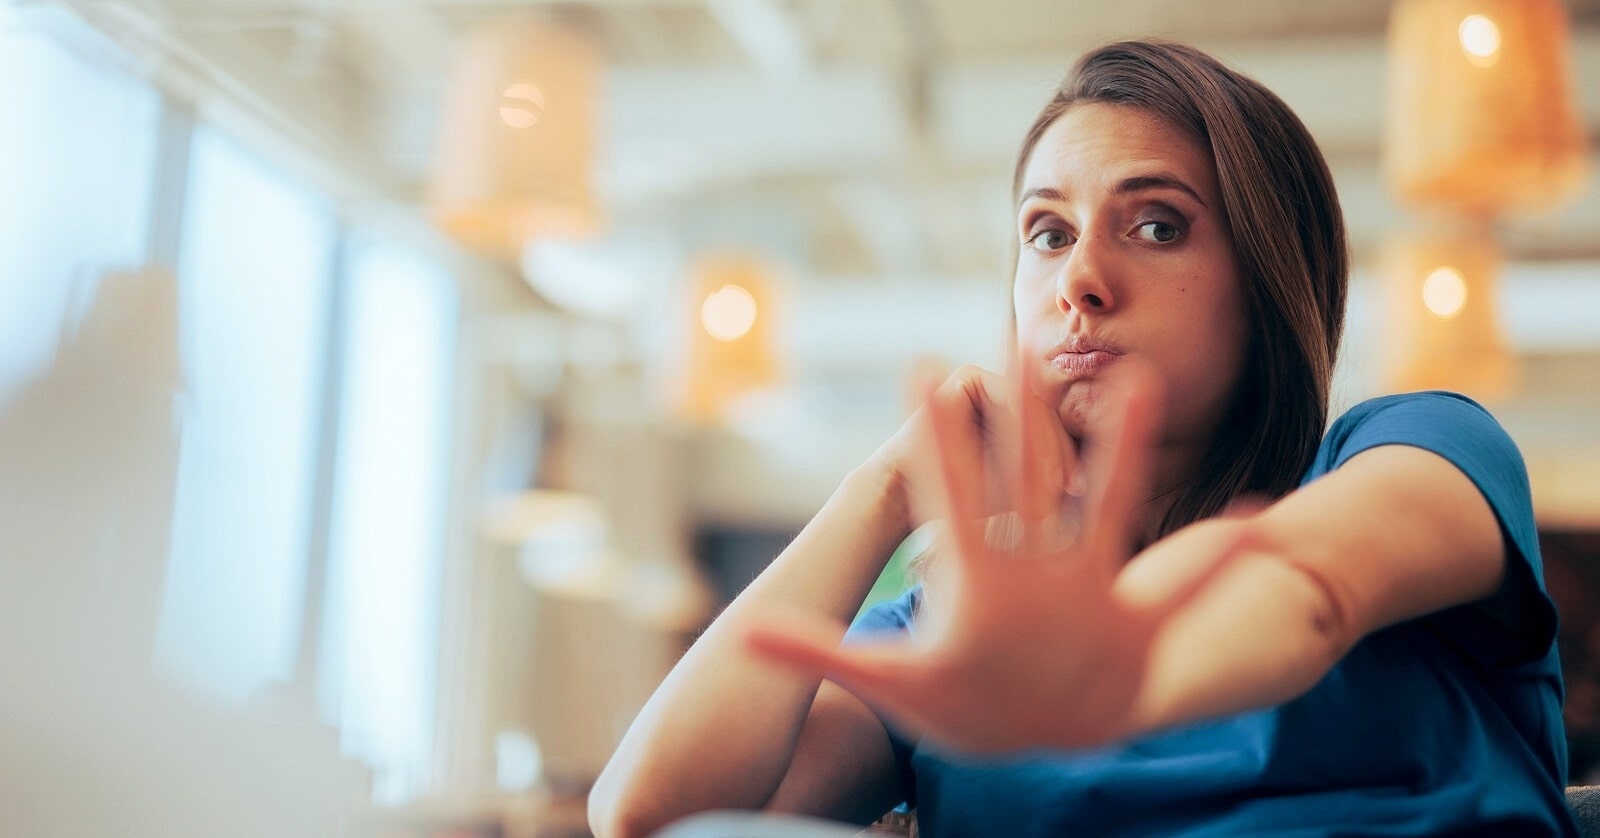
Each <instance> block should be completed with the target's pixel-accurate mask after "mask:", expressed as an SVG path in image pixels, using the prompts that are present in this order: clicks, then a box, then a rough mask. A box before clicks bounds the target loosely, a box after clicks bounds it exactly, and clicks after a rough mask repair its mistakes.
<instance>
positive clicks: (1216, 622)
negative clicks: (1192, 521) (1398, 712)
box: [1118, 520, 1354, 736]
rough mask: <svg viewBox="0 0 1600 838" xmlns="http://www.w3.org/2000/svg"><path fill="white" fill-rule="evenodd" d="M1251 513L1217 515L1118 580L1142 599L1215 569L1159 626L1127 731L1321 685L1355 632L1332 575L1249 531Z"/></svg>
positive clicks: (1274, 700)
mask: <svg viewBox="0 0 1600 838" xmlns="http://www.w3.org/2000/svg"><path fill="white" fill-rule="evenodd" d="M1245 527H1255V528H1257V534H1258V535H1259V534H1260V533H1261V532H1262V530H1261V524H1260V523H1259V522H1258V521H1249V520H1213V521H1207V522H1203V523H1200V524H1196V525H1192V526H1190V527H1187V528H1185V529H1184V530H1181V531H1179V532H1177V533H1174V534H1173V535H1172V536H1170V537H1168V538H1167V539H1165V540H1163V541H1162V542H1160V543H1158V544H1156V545H1152V547H1151V548H1150V549H1149V550H1148V551H1147V553H1146V554H1142V555H1141V556H1139V557H1138V558H1136V559H1135V560H1134V564H1133V565H1130V566H1129V568H1128V570H1127V572H1126V573H1125V577H1124V578H1123V579H1121V580H1119V584H1118V587H1119V588H1120V589H1122V591H1123V592H1124V593H1127V594H1129V595H1130V596H1132V597H1133V598H1135V599H1136V600H1138V601H1144V602H1156V601H1161V600H1162V599H1164V598H1166V597H1168V596H1171V595H1172V594H1173V592H1174V591H1177V590H1179V589H1181V588H1183V587H1184V586H1185V585H1187V584H1188V583H1189V582H1190V581H1192V580H1193V579H1194V578H1196V577H1197V576H1198V575H1199V574H1203V573H1205V572H1206V568H1207V567H1209V566H1211V564H1212V563H1213V562H1214V561H1216V560H1217V559H1218V557H1219V556H1220V554H1221V553H1222V552H1223V551H1225V550H1228V549H1229V548H1232V547H1237V551H1236V554H1235V555H1233V556H1231V557H1226V558H1223V559H1222V561H1223V564H1222V566H1221V567H1220V569H1218V570H1216V571H1215V572H1216V576H1215V578H1214V579H1212V580H1211V581H1210V582H1209V583H1208V584H1206V585H1205V586H1204V587H1203V588H1202V589H1201V590H1200V592H1199V593H1198V594H1196V595H1195V596H1194V598H1193V599H1191V600H1189V602H1188V603H1187V604H1185V605H1184V606H1182V607H1181V608H1179V609H1178V610H1177V611H1175V612H1174V613H1173V614H1172V615H1171V616H1170V618H1169V619H1168V620H1166V621H1165V623H1164V624H1163V625H1162V627H1161V629H1160V630H1159V631H1158V632H1157V634H1156V637H1155V638H1154V640H1153V642H1152V644H1151V648H1150V657H1149V660H1148V665H1147V667H1146V670H1145V683H1144V685H1143V687H1142V688H1141V689H1140V691H1139V700H1138V701H1137V702H1136V704H1135V706H1134V708H1133V712H1132V718H1131V719H1130V727H1131V730H1129V731H1127V732H1126V733H1127V735H1132V736H1137V735H1141V734H1144V733H1148V732H1151V731H1154V730H1160V729H1163V728H1168V727H1173V726H1176V725H1182V724H1186V723H1190V722H1195V721H1199V720H1202V719H1208V718H1215V717H1218V716H1223V715H1227V714H1230V713H1238V712H1244V711H1247V710H1253V709H1257V708H1261V707H1269V706H1272V705H1275V704H1281V703H1283V702H1285V701H1288V700H1291V699H1293V698H1295V697H1297V696H1299V695H1301V694H1303V693H1304V692H1305V691H1307V690H1309V689H1310V688H1311V687H1312V686H1314V685H1315V684H1316V683H1317V681H1318V680H1320V679H1321V678H1322V676H1323V675H1325V674H1327V672H1328V670H1329V669H1331V668H1332V667H1333V665H1334V664H1335V663H1337V662H1338V660H1339V658H1340V657H1341V656H1343V655H1344V653H1345V652H1346V651H1348V650H1349V647H1350V644H1351V643H1352V642H1353V640H1354V638H1352V637H1351V631H1350V626H1349V625H1348V622H1347V620H1346V618H1345V616H1344V615H1342V614H1341V613H1340V607H1339V605H1338V598H1337V596H1336V595H1334V593H1333V592H1332V591H1330V590H1329V589H1328V587H1327V585H1326V583H1325V581H1324V580H1320V579H1318V578H1317V577H1316V575H1315V574H1314V573H1311V572H1310V571H1309V570H1308V569H1307V568H1305V567H1304V566H1302V565H1301V564H1300V563H1298V562H1297V561H1296V560H1295V558H1294V556H1292V555H1291V554H1290V551H1289V550H1288V549H1287V548H1285V547H1284V546H1282V545H1280V544H1275V543H1274V542H1273V541H1272V540H1271V539H1270V538H1262V537H1256V538H1246V539H1245V540H1244V541H1243V542H1242V544H1241V542H1240V532H1241V528H1245Z"/></svg>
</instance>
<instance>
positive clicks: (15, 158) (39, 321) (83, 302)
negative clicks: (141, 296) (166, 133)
mask: <svg viewBox="0 0 1600 838" xmlns="http://www.w3.org/2000/svg"><path fill="white" fill-rule="evenodd" d="M64 36H65V37H64ZM67 44H71V48H69V47H68V46H67ZM116 59H117V53H116V52H115V51H114V50H113V49H112V48H111V47H110V46H109V45H108V44H105V43H103V42H101V41H99V40H98V39H96V38H94V37H93V36H92V34H91V33H89V32H87V31H85V30H84V29H83V27H81V26H74V22H73V21H72V20H71V19H70V18H69V17H67V16H66V14H65V13H64V12H61V11H60V10H52V9H43V8H39V9H33V8H30V9H28V10H26V11H18V10H14V9H9V8H4V7H0V113H3V114H5V115H6V116H5V118H4V119H0V184H5V187H4V193H5V194H4V198H3V200H0V404H3V403H4V402H6V401H7V400H8V397H9V396H10V394H11V393H12V392H14V390H15V389H16V387H17V386H19V385H20V384H22V383H23V382H24V381H26V380H27V379H29V378H31V377H32V376H34V375H36V374H37V373H39V372H40V371H41V370H42V369H43V368H44V367H45V366H47V365H48V364H49V363H50V361H51V360H52V359H53V358H54V355H55V349H56V346H57V344H58V343H59V341H60V339H61V337H62V331H63V327H64V326H70V325H71V324H72V322H73V321H75V320H76V318H77V317H78V316H81V315H82V313H83V310H84V309H86V308H87V304H88V302H89V300H90V299H92V296H93V292H94V289H95V287H96V284H97V283H98V280H99V277H100V274H102V273H103V272H105V271H106V270H109V269H128V268H137V267H139V266H140V264H141V263H142V262H143V261H144V258H145V236H146V230H147V228H148V226H149V207H150V197H151V195H150V190H151V182H152V174H153V172H154V171H155V167H154V163H155V153H156V126H157V117H158V114H159V108H160V97H159V96H158V94H157V93H156V92H155V90H153V89H152V88H150V87H149V86H147V85H145V84H143V83H142V82H140V81H139V80H137V79H135V78H133V77H131V76H128V75H127V74H124V73H122V72H120V71H119V70H117V69H116V68H115V66H114V64H115V61H116Z"/></svg>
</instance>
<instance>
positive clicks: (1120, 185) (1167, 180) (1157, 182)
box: [1017, 172, 1209, 209]
mask: <svg viewBox="0 0 1600 838" xmlns="http://www.w3.org/2000/svg"><path fill="white" fill-rule="evenodd" d="M1151 189H1173V190H1177V191H1179V192H1182V193H1184V194H1185V195H1188V196H1189V197H1191V198H1193V199H1194V200H1195V201H1196V202H1197V203H1199V204H1200V206H1202V207H1207V205H1206V202H1205V199H1204V198H1201V197H1200V194H1199V193H1197V192H1195V191H1194V189H1192V188H1191V187H1190V186H1189V184H1187V183H1184V182H1183V181H1182V180H1180V179H1179V178H1178V177H1177V176H1176V175H1169V174H1166V173H1165V172H1162V173H1157V174H1153V175H1139V176H1137V177H1131V178H1126V179H1124V180H1121V181H1118V182H1117V183H1115V184H1113V185H1112V187H1111V189H1110V190H1109V191H1110V193H1111V194H1112V195H1127V194H1129V193H1131V192H1144V191H1147V190H1151ZM1029 198H1043V199H1045V200H1047V201H1066V200H1067V195H1066V193H1065V192H1062V191H1061V190H1059V189H1052V188H1050V187H1048V186H1043V187H1040V188H1038V189H1035V190H1033V191H1032V192H1029V193H1027V194H1025V195H1023V196H1022V200H1021V201H1019V202H1017V206H1018V207H1019V208H1020V207H1021V206H1022V205H1023V204H1025V203H1027V202H1028V199H1029ZM1207 208H1208V209H1209V207H1207Z"/></svg>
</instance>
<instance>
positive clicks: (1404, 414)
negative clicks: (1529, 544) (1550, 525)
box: [1305, 390, 1531, 514]
mask: <svg viewBox="0 0 1600 838" xmlns="http://www.w3.org/2000/svg"><path fill="white" fill-rule="evenodd" d="M1380 445H1410V446H1414V447H1417V448H1422V449H1425V450H1428V451H1431V452H1433V453H1435V454H1438V455H1439V456H1441V457H1443V458H1445V459H1446V460H1449V461H1450V462H1451V463H1453V464H1454V465H1455V466H1456V467H1457V468H1459V469H1461V471H1463V472H1465V473H1466V475H1467V476H1468V477H1469V478H1471V479H1472V481H1473V483H1475V484H1477V486H1478V488H1479V490H1480V491H1483V492H1484V493H1485V494H1504V493H1510V494H1512V495H1514V496H1524V497H1525V496H1527V495H1528V477H1527V468H1526V466H1525V465H1524V464H1523V460H1522V454H1521V452H1520V451H1518V450H1517V445H1516V443H1515V442H1514V441H1513V440H1512V439H1511V436H1510V434H1508V433H1506V430H1505V428H1504V427H1502V426H1501V425H1500V423H1499V422H1498V421H1497V420H1496V419H1495V418H1494V416H1493V414H1491V413H1490V412H1489V411H1488V410H1487V409H1485V408H1484V407H1483V406H1482V405H1480V404H1478V403H1477V402H1475V401H1473V400H1472V399H1470V398H1467V397H1466V396H1463V395H1460V394H1459V393H1449V392H1444V391H1439V390H1432V391H1427V392H1421V393H1401V394H1398V395H1392V396H1381V397H1379V398H1374V399H1368V400H1366V401H1364V402H1362V403H1360V404H1358V405H1356V406H1355V407H1353V408H1351V409H1350V410H1348V411H1346V412H1345V413H1344V415H1342V416H1340V417H1339V419H1338V420H1337V421H1335V422H1334V423H1333V424H1332V426H1330V427H1329V429H1328V432H1327V434H1326V435H1324V437H1323V440H1322V445H1321V447H1319V448H1318V450H1317V455H1316V458H1315V460H1314V461H1313V463H1312V466H1311V469H1310V471H1309V472H1308V473H1307V474H1306V475H1305V479H1306V480H1307V481H1309V480H1312V479H1315V478H1316V477H1319V476H1321V475H1322V474H1324V473H1326V472H1329V471H1332V470H1334V469H1336V468H1338V467H1339V466H1341V465H1343V464H1344V463H1345V462H1346V461H1348V460H1349V459H1350V458H1351V457H1354V456H1355V455H1357V454H1360V453H1361V452H1363V451H1366V450H1368V449H1370V448H1376V447H1378V446H1380ZM1530 514H1531V510H1530Z"/></svg>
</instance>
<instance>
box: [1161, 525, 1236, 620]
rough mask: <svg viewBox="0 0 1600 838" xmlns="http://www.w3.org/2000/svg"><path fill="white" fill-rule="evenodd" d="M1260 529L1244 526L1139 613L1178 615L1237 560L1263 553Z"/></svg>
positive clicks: (1231, 534)
mask: <svg viewBox="0 0 1600 838" xmlns="http://www.w3.org/2000/svg"><path fill="white" fill-rule="evenodd" d="M1259 533H1260V529H1259V527H1257V526H1255V525H1253V524H1250V523H1248V522H1240V523H1239V524H1238V528H1237V529H1236V530H1235V531H1234V532H1232V533H1230V534H1229V535H1228V536H1227V537H1226V538H1224V539H1223V540H1222V542H1221V543H1220V544H1218V545H1216V547H1215V548H1214V549H1213V552H1211V553H1210V554H1209V555H1207V556H1205V557H1204V558H1203V559H1202V560H1201V561H1200V562H1198V563H1197V565H1198V566H1196V567H1191V568H1189V569H1188V572H1187V576H1186V578H1185V579H1183V580H1182V581H1180V582H1179V583H1178V584H1177V585H1175V586H1173V588H1172V589H1171V590H1170V591H1168V592H1167V593H1166V594H1165V595H1164V596H1162V597H1161V598H1160V599H1157V600H1155V601H1154V602H1149V603H1145V604H1142V605H1139V606H1137V610H1140V611H1143V612H1145V615H1146V616H1147V617H1149V618H1154V619H1162V618H1165V617H1166V616H1167V615H1169V614H1172V613H1173V612H1175V611H1179V610H1181V609H1182V608H1183V607H1184V606H1186V605H1188V604H1189V603H1190V602H1191V601H1192V600H1193V599H1194V598H1195V597H1196V596H1197V595H1199V594H1200V592H1202V591H1204V590H1205V589H1206V588H1207V587H1209V586H1210V584H1211V583H1212V581H1213V580H1215V579H1216V578H1217V577H1218V576H1219V575H1221V574H1222V573H1223V572H1224V571H1226V570H1227V569H1228V568H1229V567H1231V566H1232V565H1233V562H1234V560H1235V559H1237V558H1239V557H1240V556H1242V555H1245V554H1247V553H1249V552H1251V551H1253V550H1257V549H1261V547H1262V544H1261V536H1260V535H1259Z"/></svg>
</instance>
